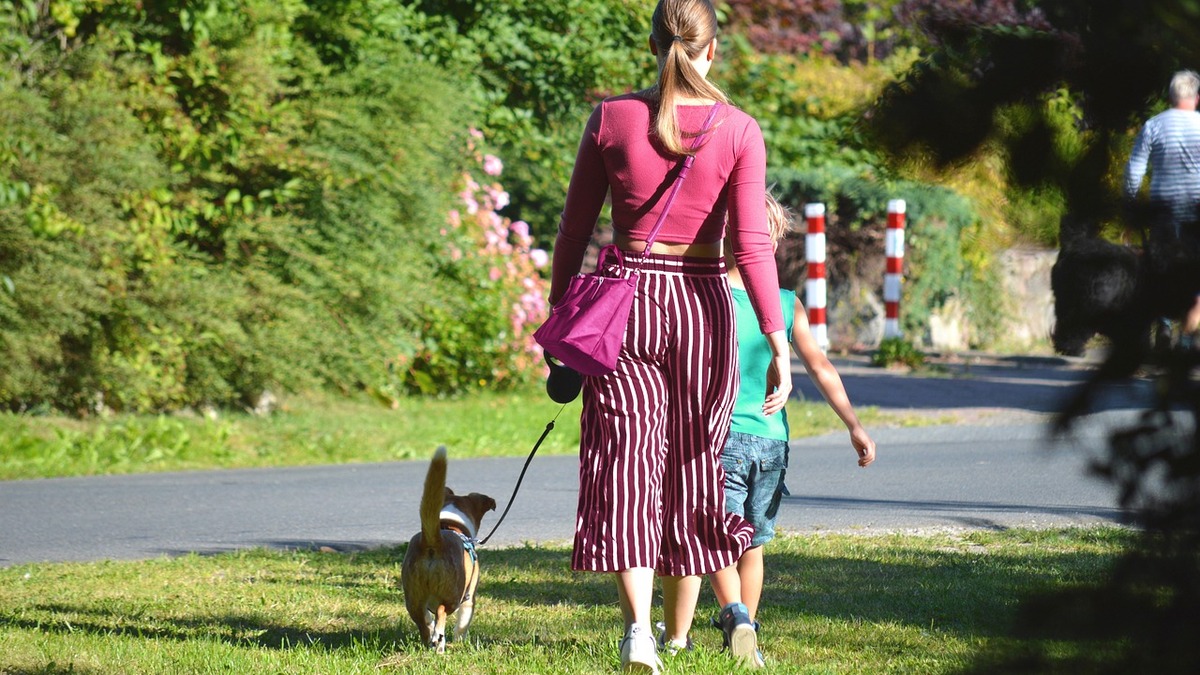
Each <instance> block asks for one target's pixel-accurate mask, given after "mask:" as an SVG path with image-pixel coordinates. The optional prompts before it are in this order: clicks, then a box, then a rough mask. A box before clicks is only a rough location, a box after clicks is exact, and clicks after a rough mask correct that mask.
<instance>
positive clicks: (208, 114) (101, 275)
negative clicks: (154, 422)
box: [0, 0, 531, 412]
mask: <svg viewBox="0 0 1200 675" xmlns="http://www.w3.org/2000/svg"><path fill="white" fill-rule="evenodd" d="M365 10H370V11H369V12H367V11H365ZM408 15H409V10H408V9H407V8H405V7H403V6H399V7H397V6H394V5H393V3H385V2H371V1H364V2H358V1H357V0H345V1H341V0H328V1H323V2H302V1H300V0H282V1H272V2H267V1H265V0H164V1H163V2H154V3H143V2H136V1H134V0H64V1H61V2H60V1H51V2H38V3H35V2H25V3H17V4H15V5H12V6H10V7H9V8H8V9H6V10H4V12H3V14H0V17H2V19H0V49H3V56H4V57H5V58H4V65H3V67H2V68H0V96H2V98H3V101H2V103H0V340H2V341H3V344H4V348H5V357H6V358H5V360H4V364H3V367H0V403H2V404H3V405H5V406H7V407H10V408H14V409H36V408H38V407H39V406H56V407H62V408H67V409H70V410H76V411H80V412H85V411H88V410H98V409H109V408H113V409H121V410H164V409H173V408H178V407H181V406H185V405H196V404H201V403H209V404H235V405H236V404H245V403H248V402H250V401H252V400H253V399H254V398H255V397H257V396H258V395H259V394H260V393H261V392H262V391H263V390H264V389H269V388H275V387H284V388H288V389H296V388H303V387H308V386H327V387H334V388H338V389H341V390H343V391H353V390H356V389H362V388H375V389H378V388H381V387H387V386H389V385H390V384H392V383H394V382H395V380H396V379H397V377H398V376H397V375H396V373H395V372H394V368H395V364H396V363H397V362H403V361H404V359H405V358H411V357H412V356H414V355H416V354H418V353H420V352H421V351H422V350H423V349H425V348H426V347H425V345H426V344H427V342H428V341H429V340H430V339H431V337H430V336H429V335H428V325H427V323H426V316H425V314H424V313H423V312H422V305H421V304H420V303H415V302H413V301H412V300H413V298H422V299H423V300H425V301H426V302H427V303H429V304H431V305H438V304H445V303H439V298H454V297H458V296H460V295H462V294H464V293H468V294H469V293H478V294H480V295H481V296H483V297H485V298H490V301H491V302H492V303H493V304H495V305H498V306H500V307H506V306H507V305H511V303H512V302H513V301H514V300H515V299H516V298H518V297H519V295H520V294H519V293H518V291H517V289H515V288H512V287H503V288H500V287H495V285H494V284H493V285H492V287H487V286H485V285H483V284H482V283H481V282H479V281H477V280H475V279H468V280H466V281H465V282H464V283H463V286H462V287H458V288H448V287H447V286H446V285H445V284H441V283H438V281H437V279H438V277H439V275H442V274H444V273H445V269H446V257H447V255H449V250H450V247H451V245H452V243H453V241H452V239H448V238H447V237H445V236H443V234H442V232H443V230H444V228H445V227H446V223H447V218H448V213H449V210H450V209H451V207H452V206H453V199H454V194H455V193H456V192H457V191H458V190H459V189H460V187H461V181H462V176H463V172H464V171H467V170H468V168H469V167H470V166H472V164H473V162H474V160H473V158H472V157H471V155H470V153H468V152H467V151H466V149H467V147H468V135H467V130H468V128H469V127H470V126H471V124H472V122H473V120H474V117H475V114H476V110H477V108H476V107H475V102H474V100H473V99H472V98H471V97H470V96H463V95H462V92H463V91H464V90H469V85H468V84H464V80H462V79H460V78H459V76H458V75H456V74H454V72H447V71H446V70H444V69H441V68H438V67H435V66H432V65H429V64H427V63H425V62H423V61H422V60H421V59H420V58H415V57H414V54H413V52H412V51H411V50H410V49H408V48H405V47H404V46H402V45H400V44H398V43H397V42H396V41H395V40H393V39H391V37H392V35H393V34H394V33H395V31H396V30H398V26H405V25H407V19H408ZM464 236H467V235H464ZM470 236H475V235H474V234H472V235H470ZM493 255H495V256H500V254H499V253H493ZM521 255H525V256H526V257H528V251H527V250H526V251H525V252H522V253H521ZM447 302H449V300H447ZM501 312H502V315H501V316H502V317H503V316H508V315H511V314H512V313H513V310H511V308H509V309H502V310H501ZM510 330H511V329H510ZM478 337H479V339H481V340H487V339H488V336H487V335H486V334H485V335H481V336H478ZM516 339H517V340H518V341H520V340H521V339H524V340H525V343H523V344H525V347H526V349H528V348H529V347H530V345H531V343H529V342H528V337H527V336H525V335H521V336H518V337H517V338H516ZM517 351H520V350H517ZM517 358H524V357H518V356H516V355H514V353H513V350H512V349H511V348H506V350H491V351H489V350H482V349H481V350H478V351H477V352H475V360H476V361H477V362H479V363H480V365H479V366H478V368H476V369H475V370H474V371H472V372H474V373H475V374H476V375H475V377H474V378H473V379H472V380H471V381H472V382H473V384H474V386H478V384H479V383H480V382H481V381H483V382H488V383H493V384H495V383H496V382H495V379H494V375H493V374H494V373H496V372H504V373H508V376H507V379H506V380H504V381H505V382H509V383H512V382H514V381H516V379H518V378H517V377H516V376H514V375H512V371H519V372H521V373H523V375H522V376H523V377H529V376H531V373H528V372H527V371H522V370H520V369H518V368H516V367H515V365H514V363H513V359H517ZM389 368H391V370H389ZM399 377H400V378H401V379H402V377H403V374H401V375H400V376H399ZM463 386H465V384H464V383H462V382H453V383H449V384H447V385H446V388H444V389H442V390H441V391H442V392H450V391H454V390H456V389H461V388H462V387H463Z"/></svg>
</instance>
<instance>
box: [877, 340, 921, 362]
mask: <svg viewBox="0 0 1200 675" xmlns="http://www.w3.org/2000/svg"><path fill="white" fill-rule="evenodd" d="M871 365H873V366H879V367H881V368H888V367H891V366H894V365H901V366H906V367H908V368H920V367H921V366H923V365H925V353H924V352H922V351H921V350H920V349H917V347H916V346H915V345H914V344H913V343H912V341H910V340H905V339H904V338H898V337H892V338H884V339H883V340H881V341H880V342H879V347H878V348H877V349H876V350H875V352H874V353H873V354H871Z"/></svg>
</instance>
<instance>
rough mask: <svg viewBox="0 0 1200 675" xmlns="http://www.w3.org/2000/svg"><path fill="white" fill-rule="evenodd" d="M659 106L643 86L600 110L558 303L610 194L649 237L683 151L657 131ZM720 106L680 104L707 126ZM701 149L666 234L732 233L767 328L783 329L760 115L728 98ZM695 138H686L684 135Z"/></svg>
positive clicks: (671, 239) (561, 251)
mask: <svg viewBox="0 0 1200 675" xmlns="http://www.w3.org/2000/svg"><path fill="white" fill-rule="evenodd" d="M652 105H653V104H652V103H651V102H650V101H649V100H647V99H646V98H643V97H642V96H640V95H638V94H626V95H624V96H616V97H613V98H610V99H606V100H605V101H603V102H602V103H600V105H598V106H596V109H595V110H593V111H592V115H591V117H590V118H589V119H588V122H587V127H586V128H585V129H584V132H583V139H582V140H581V141H580V144H579V153H578V156H577V157H576V159H575V169H574V172H573V173H572V174H571V186H570V188H569V189H568V190H567V202H566V206H565V208H564V209H563V214H562V220H561V222H560V223H559V226H558V239H557V240H556V242H555V244H554V264H553V266H552V268H551V269H552V276H553V279H552V282H551V289H552V290H551V297H550V301H551V302H557V301H558V299H559V297H560V296H561V295H562V293H564V292H565V291H566V288H567V286H568V285H569V282H570V279H571V277H572V276H574V275H575V274H577V273H578V272H579V269H580V267H581V266H582V264H583V256H584V253H585V252H586V250H587V245H588V242H589V241H590V240H591V237H592V232H593V231H594V230H595V227H596V219H597V218H598V217H599V215H600V208H601V206H603V205H604V198H605V196H606V195H608V193H609V192H610V191H611V192H612V218H613V230H614V231H615V232H616V233H619V234H625V235H628V236H629V237H631V238H633V239H641V240H644V239H645V238H646V236H647V235H648V234H649V233H650V230H651V229H652V228H653V227H654V223H655V221H656V220H657V219H658V214H659V212H660V211H661V210H662V206H663V204H664V203H665V202H666V195H667V194H668V193H669V192H670V190H671V186H672V184H673V182H674V179H675V175H676V172H675V170H674V169H675V167H677V166H678V165H679V163H680V158H679V157H674V156H671V155H669V154H668V153H667V152H666V150H665V149H663V147H662V145H661V144H659V143H658V140H657V138H656V137H655V136H654V134H653V131H652V129H651V120H652V119H653V110H652V108H651V106H652ZM710 110H711V108H710V106H707V105H685V106H679V107H678V114H679V126H680V128H681V129H683V130H684V131H685V132H699V131H700V130H701V127H702V125H703V124H704V120H705V119H706V118H707V116H708V113H709V112H710ZM714 126H715V129H714V130H713V131H712V132H711V133H709V134H708V135H707V136H706V138H705V140H704V145H703V147H702V148H701V149H700V151H699V152H698V153H697V155H696V163H695V164H694V165H692V169H691V173H689V174H688V177H687V179H686V180H684V182H683V185H682V186H681V187H680V189H679V195H678V196H677V197H676V199H675V203H674V205H673V206H672V207H671V211H670V213H669V215H668V216H667V220H666V222H665V223H663V226H662V229H661V230H660V231H659V234H658V238H657V241H660V242H664V243H673V244H686V243H702V244H703V243H715V242H719V241H721V239H722V238H723V237H724V236H725V234H726V218H725V215H726V211H728V214H729V219H728V223H729V224H728V236H729V240H730V241H729V244H730V245H731V246H732V247H733V255H734V259H735V260H736V261H737V265H738V268H739V269H740V270H741V273H742V279H743V280H744V282H745V285H746V292H747V294H748V295H749V296H750V303H751V305H752V306H753V307H754V308H755V311H756V313H757V315H758V318H759V327H760V328H761V329H762V331H763V333H770V332H773V331H777V330H783V328H784V326H783V317H782V314H781V312H780V308H779V291H778V277H777V276H776V271H775V254H774V247H773V246H772V243H771V236H770V233H769V232H768V230H767V213H766V204H765V202H766V168H767V166H766V159H767V153H766V147H765V146H764V144H763V137H762V130H761V129H759V127H758V123H757V122H756V121H755V120H754V118H753V117H751V116H749V115H747V114H746V113H744V112H742V111H741V110H738V109H736V108H734V107H732V106H723V107H722V110H721V111H720V112H719V113H718V115H717V120H716V121H715V122H714ZM688 142H690V137H688V136H685V137H684V143H685V144H686V143H688Z"/></svg>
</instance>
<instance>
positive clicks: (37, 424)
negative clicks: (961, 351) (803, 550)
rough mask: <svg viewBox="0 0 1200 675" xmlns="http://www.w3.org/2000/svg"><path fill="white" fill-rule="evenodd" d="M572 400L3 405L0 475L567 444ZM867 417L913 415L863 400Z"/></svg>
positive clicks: (831, 419) (883, 419)
mask: <svg viewBox="0 0 1200 675" xmlns="http://www.w3.org/2000/svg"><path fill="white" fill-rule="evenodd" d="M580 405H581V404H580V402H579V401H578V400H576V401H575V402H574V403H571V404H570V405H567V406H566V407H565V408H562V410H561V413H560V412H559V410H560V408H561V406H559V405H558V404H556V403H553V402H552V401H550V400H549V399H548V398H546V395H545V393H544V392H542V391H541V390H540V389H538V390H536V391H532V390H531V391H520V392H510V393H483V394H478V395H475V396H470V397H465V398H459V399H449V400H437V399H418V398H413V399H404V400H402V401H400V402H399V407H397V408H395V409H392V408H387V407H384V406H382V405H380V404H378V403H376V402H374V401H373V400H371V399H367V398H362V399H343V398H329V397H295V398H291V399H289V400H288V401H287V402H286V403H285V405H284V406H283V407H282V408H281V409H280V410H278V411H277V412H275V413H273V414H271V415H269V416H264V417H258V416H254V415H250V414H246V413H227V414H222V415H220V416H217V417H215V418H205V417H202V416H198V415H158V416H137V415H118V416H113V417H109V418H94V419H86V420H79V419H73V418H68V417H59V416H29V415H13V414H0V448H3V453H2V454H0V480H13V479H21V478H49V477H54V476H85V475H97V474H121V473H145V472H153V471H180V470H193V469H216V468H245V467H267V466H304V465H314V464H342V463H347V462H385V461H393V460H403V459H424V458H427V457H428V456H429V453H430V452H431V450H432V449H433V448H434V447H436V446H437V445H438V444H445V445H446V446H448V447H450V448H452V449H453V451H454V455H455V457H459V458H469V457H494V456H521V455H524V454H526V453H528V452H529V450H530V448H532V447H533V444H534V442H535V441H537V439H538V436H539V435H540V434H541V433H542V431H543V430H544V429H545V427H546V424H547V423H548V422H550V421H551V420H552V419H555V415H556V414H557V420H556V422H555V429H554V431H553V432H552V433H550V434H549V435H548V436H547V437H546V440H545V442H544V443H543V444H542V448H541V449H540V450H539V451H538V452H539V453H545V454H573V453H575V452H576V450H577V448H578V444H579V411H580ZM859 413H860V417H861V418H862V420H863V423H864V424H867V425H868V426H881V425H885V424H888V425H898V424H908V423H912V422H911V421H909V420H906V418H902V417H900V416H894V415H888V414H884V413H881V412H879V411H878V410H877V409H872V408H864V409H862V410H859ZM788 418H789V420H790V421H791V428H792V435H793V437H796V438H800V437H804V436H812V435H816V434H822V433H826V432H829V431H835V430H842V429H844V427H842V425H841V422H839V421H838V419H837V416H836V415H834V414H833V412H832V411H831V410H830V409H829V407H828V406H826V405H825V404H824V403H817V402H801V401H792V402H790V403H789V404H788Z"/></svg>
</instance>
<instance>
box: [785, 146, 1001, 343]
mask: <svg viewBox="0 0 1200 675" xmlns="http://www.w3.org/2000/svg"><path fill="white" fill-rule="evenodd" d="M768 183H772V184H774V186H775V188H774V193H775V195H776V197H777V198H779V199H780V200H781V201H783V202H784V203H786V204H789V205H792V206H793V207H794V208H795V209H796V210H797V212H800V213H802V212H803V206H804V204H806V203H810V202H820V203H823V204H825V209H826V221H827V222H826V241H827V250H826V255H827V266H828V268H829V275H830V277H831V282H833V281H834V279H835V277H837V276H840V277H841V279H845V278H846V277H847V276H848V275H850V274H853V270H854V268H855V267H856V265H855V264H854V262H855V260H857V259H858V258H859V257H861V256H877V257H878V258H879V259H880V260H882V259H883V257H884V254H885V251H884V241H883V239H884V228H885V226H886V222H887V203H888V201H889V200H891V199H904V200H905V202H906V207H907V216H906V227H905V258H904V260H905V280H904V285H903V287H902V297H901V306H902V307H903V308H904V311H903V312H901V316H900V321H901V328H902V330H903V331H904V332H905V333H906V334H915V335H922V334H924V333H925V330H926V328H927V326H928V325H929V317H930V314H931V313H932V312H933V311H935V310H937V309H938V308H940V307H942V306H943V305H944V304H945V303H946V302H947V301H948V300H949V299H950V298H952V297H958V298H960V299H962V300H963V301H964V303H965V304H966V306H967V307H968V308H969V310H968V312H969V313H968V318H969V319H970V321H971V325H972V329H973V330H972V339H973V341H975V342H976V343H977V344H981V345H986V344H990V342H991V341H992V340H994V339H995V337H996V331H997V330H998V326H999V325H1000V323H999V322H1000V319H1001V318H1002V314H1001V310H1000V309H999V308H1000V307H1001V306H1002V305H1001V301H1002V298H1000V297H999V290H998V289H999V287H1000V286H999V284H998V283H997V277H996V274H997V272H998V270H997V269H996V267H995V266H994V265H993V264H992V258H991V255H990V253H991V252H990V251H988V250H986V249H984V248H981V247H980V242H979V238H978V232H979V228H980V226H981V223H980V219H979V217H978V215H977V214H976V213H975V211H974V209H973V208H972V206H971V204H970V203H969V202H968V201H967V200H965V199H964V198H962V197H961V196H959V195H957V194H955V193H954V192H951V191H950V190H947V189H945V188H941V187H938V186H934V185H927V184H922V183H915V182H909V181H899V180H895V181H881V180H878V179H876V178H873V177H871V176H863V175H861V174H859V173H857V172H855V171H854V170H853V169H850V168H837V167H829V168H826V169H820V170H810V171H791V170H773V171H771V172H769V174H768ZM879 284H880V287H882V284H883V279H882V277H880V279H879Z"/></svg>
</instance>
